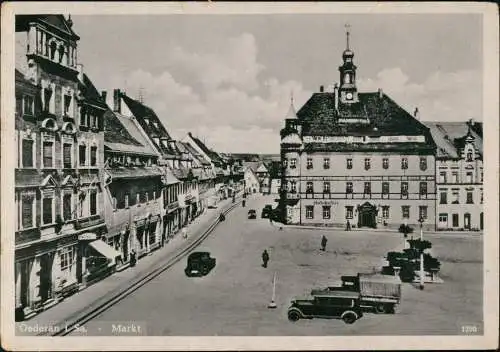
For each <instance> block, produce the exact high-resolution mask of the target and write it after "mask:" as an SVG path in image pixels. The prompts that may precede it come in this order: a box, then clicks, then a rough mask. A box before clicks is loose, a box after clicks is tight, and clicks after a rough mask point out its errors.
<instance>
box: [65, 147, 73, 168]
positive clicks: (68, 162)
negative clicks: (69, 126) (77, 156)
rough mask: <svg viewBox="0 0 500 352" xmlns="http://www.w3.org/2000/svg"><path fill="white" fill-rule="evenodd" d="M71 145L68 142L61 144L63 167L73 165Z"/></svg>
mask: <svg viewBox="0 0 500 352" xmlns="http://www.w3.org/2000/svg"><path fill="white" fill-rule="evenodd" d="M72 147H73V145H72V144H70V143H64V144H63V168H65V169H71V168H72V167H73V162H72V157H71V149H72Z"/></svg>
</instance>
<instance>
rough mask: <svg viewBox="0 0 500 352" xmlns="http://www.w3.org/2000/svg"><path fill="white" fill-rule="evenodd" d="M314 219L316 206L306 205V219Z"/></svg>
mask: <svg viewBox="0 0 500 352" xmlns="http://www.w3.org/2000/svg"><path fill="white" fill-rule="evenodd" d="M313 218H314V205H306V219H313Z"/></svg>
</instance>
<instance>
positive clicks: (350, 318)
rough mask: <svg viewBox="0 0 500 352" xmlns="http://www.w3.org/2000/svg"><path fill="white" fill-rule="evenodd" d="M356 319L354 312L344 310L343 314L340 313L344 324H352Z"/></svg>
mask: <svg viewBox="0 0 500 352" xmlns="http://www.w3.org/2000/svg"><path fill="white" fill-rule="evenodd" d="M357 319H358V317H357V315H356V313H354V312H345V313H344V314H343V315H342V320H343V321H344V323H346V324H352V323H354V322H355V321H356V320H357Z"/></svg>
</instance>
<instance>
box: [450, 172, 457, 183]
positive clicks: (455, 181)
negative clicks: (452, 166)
mask: <svg viewBox="0 0 500 352" xmlns="http://www.w3.org/2000/svg"><path fill="white" fill-rule="evenodd" d="M451 182H452V183H458V172H456V171H453V172H452V173H451Z"/></svg>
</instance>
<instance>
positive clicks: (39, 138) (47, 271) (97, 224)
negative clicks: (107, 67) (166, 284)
mask: <svg viewBox="0 0 500 352" xmlns="http://www.w3.org/2000/svg"><path fill="white" fill-rule="evenodd" d="M72 27H73V23H72V21H71V18H65V17H64V16H62V15H23V16H17V17H16V70H15V97H16V109H15V140H16V151H15V152H16V155H17V165H16V169H15V205H16V233H15V298H16V319H24V318H26V317H27V316H29V315H31V314H34V313H36V312H37V311H39V310H41V309H44V308H47V307H49V306H51V305H53V304H56V303H57V302H58V300H59V298H60V297H62V296H66V295H69V294H71V293H73V292H76V291H78V290H79V289H81V288H83V287H86V286H87V285H89V284H91V283H92V282H95V281H97V280H100V279H102V278H103V277H104V276H106V275H109V274H111V273H112V272H114V271H115V270H117V269H118V270H121V269H125V268H126V267H127V266H128V265H129V262H130V259H131V257H132V255H134V256H136V258H137V259H139V258H140V257H142V256H144V255H147V254H148V253H150V252H151V251H152V250H154V249H156V248H159V247H161V246H163V245H165V244H166V243H167V242H168V239H169V238H171V237H172V236H173V235H174V234H175V233H177V232H178V231H179V229H181V228H182V227H184V226H186V225H187V224H188V223H189V222H191V221H192V220H193V219H194V218H195V217H197V216H199V215H200V214H201V213H202V212H203V211H204V210H205V209H206V208H207V207H209V206H211V205H214V203H217V202H218V201H219V200H220V199H223V198H227V197H231V196H233V195H234V192H235V190H236V188H237V187H238V180H239V179H241V178H242V175H240V174H238V173H235V172H233V170H232V162H231V160H230V158H229V157H227V156H221V155H219V154H218V153H216V152H214V151H213V150H211V149H209V148H208V147H207V146H206V145H205V144H204V143H203V142H202V141H201V140H200V139H198V138H196V137H194V136H193V135H191V134H190V133H189V134H188V135H187V136H186V137H185V138H183V139H182V140H181V141H179V140H174V139H173V138H172V137H171V136H170V134H169V133H168V131H167V129H166V128H165V126H164V125H163V123H162V122H161V120H160V118H159V117H158V116H157V115H156V114H155V112H154V111H153V110H152V109H151V108H150V107H148V106H146V105H145V104H144V103H143V102H142V101H138V100H135V99H133V98H131V97H130V96H128V95H127V94H126V93H125V92H122V91H120V89H114V90H113V92H110V94H107V92H105V91H102V92H99V91H98V90H97V88H96V87H95V86H94V85H93V83H92V81H91V80H90V78H89V77H88V76H87V75H86V74H85V72H83V66H82V65H81V64H80V63H79V62H78V50H77V47H78V45H77V43H78V41H79V39H80V38H79V37H78V35H77V34H76V33H75V32H74V30H73V28H72Z"/></svg>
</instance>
